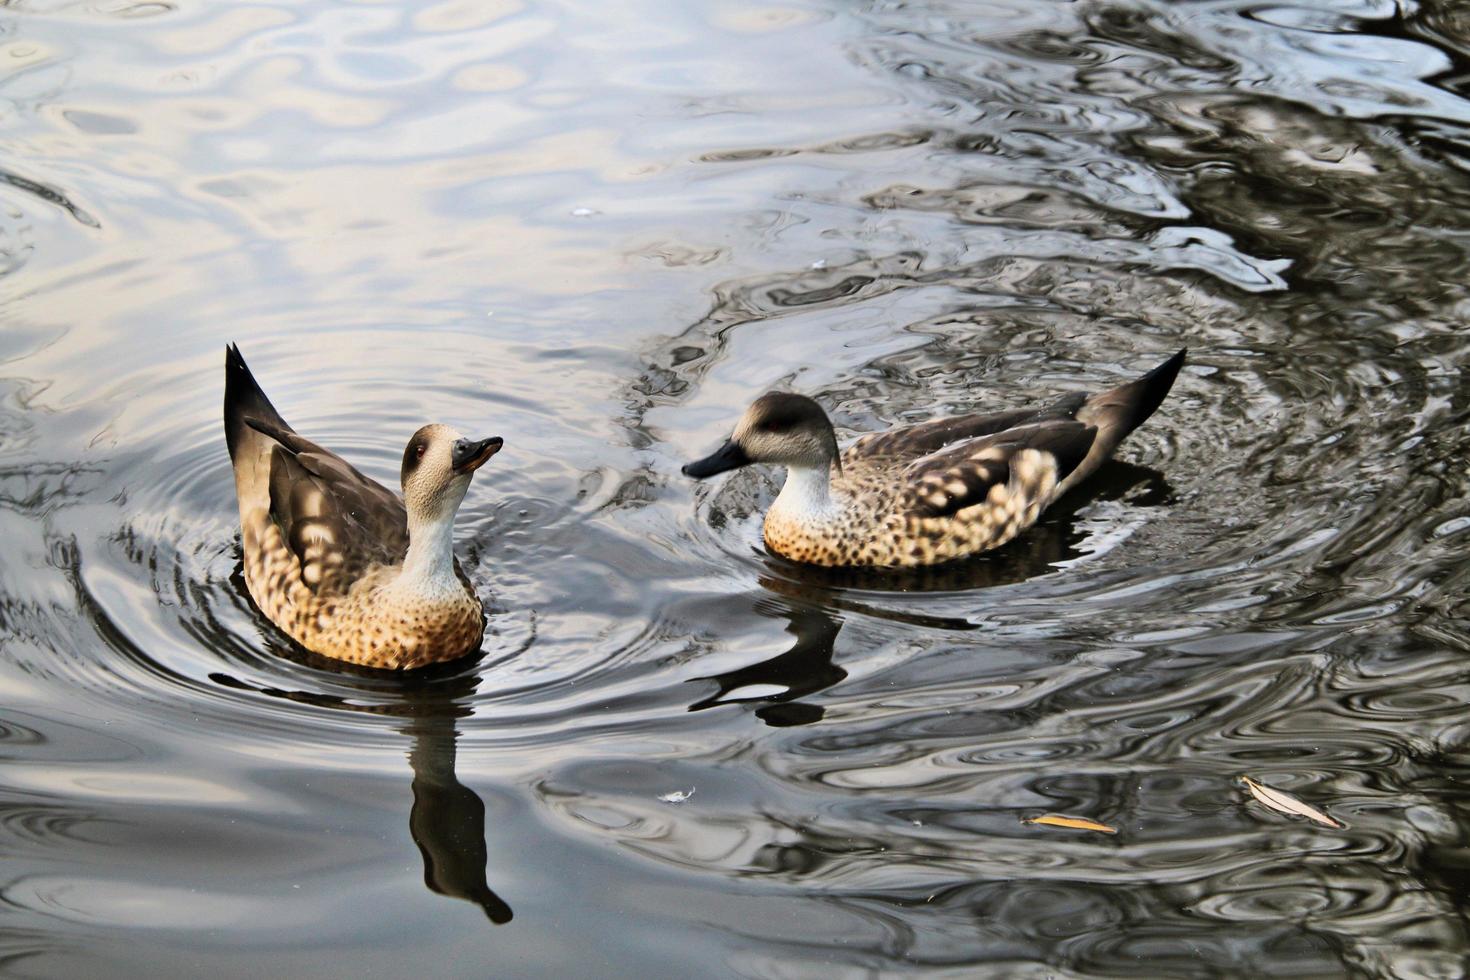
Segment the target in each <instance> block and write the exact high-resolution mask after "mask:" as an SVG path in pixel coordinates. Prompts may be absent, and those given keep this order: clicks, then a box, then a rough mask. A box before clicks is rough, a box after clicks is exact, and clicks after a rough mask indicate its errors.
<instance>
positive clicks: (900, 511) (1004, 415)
mask: <svg viewBox="0 0 1470 980" xmlns="http://www.w3.org/2000/svg"><path fill="white" fill-rule="evenodd" d="M1184 355H1185V352H1184V351H1182V350H1181V351H1180V352H1179V353H1177V354H1175V355H1174V356H1173V357H1171V358H1169V359H1168V360H1167V361H1165V362H1164V363H1163V364H1160V365H1159V366H1158V367H1156V368H1154V369H1153V370H1152V371H1150V372H1148V373H1147V374H1145V375H1144V376H1143V377H1141V378H1139V379H1137V380H1136V381H1131V382H1129V383H1128V384H1125V385H1121V386H1120V387H1117V388H1112V389H1110V390H1108V391H1103V392H1099V393H1097V394H1093V395H1087V394H1083V393H1078V394H1074V395H1068V396H1066V397H1065V398H1062V399H1061V400H1059V401H1057V402H1055V403H1054V404H1052V405H1050V406H1048V407H1045V408H1040V409H1036V408H1031V409H1019V410H1017V411H1011V412H1000V413H997V414H994V415H962V416H957V417H954V418H945V419H938V420H935V421H931V422H922V423H919V424H918V425H912V426H908V427H905V428H900V429H891V430H889V431H887V432H876V433H870V434H869V435H865V436H863V437H861V438H860V439H858V440H857V441H856V442H854V443H853V444H852V445H851V446H849V447H847V449H846V451H843V452H841V453H839V451H838V448H837V436H836V434H835V433H834V432H833V430H832V423H831V421H830V420H829V419H828V418H827V413H826V412H824V411H822V407H821V406H820V405H818V404H817V403H816V402H814V401H812V400H811V399H810V398H807V397H805V396H803V395H793V394H787V393H784V392H769V393H767V394H764V395H762V396H761V397H760V398H758V399H756V400H755V402H754V403H753V404H752V405H751V406H750V408H748V409H746V411H745V414H744V416H742V417H741V419H740V422H739V424H738V425H736V427H735V432H734V435H732V436H731V437H730V439H729V440H728V441H727V442H726V443H725V444H724V445H723V446H721V447H720V448H719V449H717V450H716V451H715V452H714V453H712V454H711V455H709V456H706V457H705V458H704V459H701V460H698V461H696V462H693V463H690V464H688V465H687V466H685V467H684V474H685V475H686V476H692V477H694V478H696V479H704V478H705V477H710V476H714V475H715V474H716V473H723V472H725V471H726V470H733V469H736V468H737V467H741V466H748V465H750V464H751V463H775V464H778V465H781V466H785V467H786V483H785V485H783V486H782V488H781V493H780V494H779V495H778V496H777V497H776V500H775V502H774V503H772V504H771V508H770V510H769V511H767V512H766V520H765V539H766V546H767V547H769V548H770V549H771V550H772V551H774V552H775V553H776V554H779V555H782V556H784V557H786V558H790V559H792V560H793V561H799V562H808V563H810V564H815V565H829V566H832V565H860V566H890V567H898V566H906V567H913V566H918V565H934V564H938V563H940V562H945V561H951V560H953V559H957V558H963V557H966V556H968V555H974V554H978V553H979V552H982V551H987V550H989V549H991V548H996V547H999V546H1000V545H1003V544H1005V543H1006V542H1007V541H1009V540H1011V539H1012V538H1014V537H1015V536H1016V535H1017V534H1019V533H1021V531H1023V530H1025V529H1026V528H1028V527H1030V526H1031V525H1032V524H1035V523H1036V520H1037V518H1038V517H1040V515H1041V512H1042V511H1043V510H1045V509H1046V507H1047V506H1048V505H1049V504H1051V502H1052V501H1054V500H1056V499H1057V498H1058V497H1060V496H1061V495H1062V494H1064V493H1066V492H1067V491H1068V490H1070V489H1071V488H1072V487H1074V486H1076V485H1077V484H1078V483H1080V482H1081V481H1082V480H1085V479H1086V478H1087V477H1088V476H1089V475H1090V474H1091V473H1092V472H1093V471H1095V470H1096V469H1097V468H1098V467H1099V466H1101V465H1102V463H1103V461H1104V460H1106V459H1107V458H1108V457H1109V456H1111V455H1112V453H1113V450H1114V449H1116V448H1117V446H1118V443H1120V442H1122V441H1123V438H1124V437H1125V436H1127V435H1128V433H1130V432H1132V431H1133V430H1134V429H1136V428H1138V427H1139V426H1140V425H1142V424H1143V422H1144V420H1145V419H1147V418H1148V417H1149V416H1150V415H1152V414H1153V413H1154V410H1155V409H1157V408H1158V407H1159V404H1160V403H1161V402H1163V400H1164V396H1165V395H1167V394H1168V393H1169V389H1170V388H1171V387H1172V386H1173V384H1174V379H1175V377H1177V376H1178V374H1179V369H1180V367H1181V366H1183V364H1184Z"/></svg>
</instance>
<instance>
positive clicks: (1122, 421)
mask: <svg viewBox="0 0 1470 980" xmlns="http://www.w3.org/2000/svg"><path fill="white" fill-rule="evenodd" d="M1186 353H1188V351H1187V350H1181V351H1180V352H1179V353H1177V354H1175V355H1174V356H1173V357H1171V358H1169V359H1168V360H1167V361H1165V362H1164V363H1163V364H1160V365H1159V366H1158V367H1156V368H1154V369H1153V370H1152V371H1150V372H1148V373H1147V374H1145V375H1144V376H1143V377H1141V378H1139V379H1137V380H1136V381H1130V382H1128V383H1127V384H1125V385H1119V386H1118V387H1116V388H1110V389H1108V390H1107V391H1100V392H1098V393H1097V394H1095V395H1089V396H1088V397H1087V398H1085V399H1083V400H1082V403H1081V404H1080V405H1078V406H1077V408H1076V409H1075V414H1074V415H1073V417H1074V418H1076V419H1077V421H1079V422H1085V423H1087V424H1088V425H1093V426H1096V427H1097V438H1096V439H1095V440H1093V443H1092V448H1091V450H1089V451H1088V453H1087V458H1086V459H1085V460H1083V461H1082V464H1081V465H1080V466H1078V467H1077V468H1076V469H1074V470H1073V471H1072V472H1071V473H1070V474H1068V476H1067V477H1066V479H1065V480H1063V481H1062V485H1061V490H1062V492H1065V491H1066V490H1068V489H1070V488H1071V487H1073V486H1076V485H1077V484H1078V483H1079V482H1081V481H1082V480H1085V479H1087V477H1088V476H1089V475H1090V474H1091V473H1092V472H1093V471H1095V470H1096V469H1097V468H1098V467H1099V466H1101V465H1102V464H1103V461H1104V460H1106V459H1107V458H1108V457H1109V456H1111V455H1112V454H1113V450H1114V449H1117V448H1118V443H1120V442H1122V441H1123V440H1124V438H1126V437H1127V435H1128V433H1130V432H1132V431H1133V430H1134V429H1136V428H1138V427H1139V426H1140V425H1142V424H1143V423H1144V421H1145V420H1146V419H1147V418H1148V417H1149V416H1150V415H1152V414H1153V413H1154V412H1155V411H1156V410H1157V409H1158V407H1159V405H1160V404H1162V403H1163V401H1164V398H1165V396H1167V395H1168V394H1169V389H1170V388H1172V387H1173V386H1174V379H1175V378H1177V377H1178V376H1179V369H1180V368H1182V367H1183V366H1184V357H1185V354H1186Z"/></svg>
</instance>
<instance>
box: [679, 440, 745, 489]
mask: <svg viewBox="0 0 1470 980" xmlns="http://www.w3.org/2000/svg"><path fill="white" fill-rule="evenodd" d="M750 463H751V459H750V457H749V456H747V455H745V450H743V449H741V448H740V446H739V445H738V444H737V443H736V442H735V441H734V440H733V439H731V440H729V441H728V442H726V443H725V444H724V445H723V446H721V447H720V448H719V449H716V450H715V451H714V452H712V453H710V454H709V455H708V456H706V457H705V458H704V459H696V460H695V461H694V462H692V463H686V464H685V465H684V469H683V473H684V475H685V476H692V477H694V478H695V479H696V480H703V479H704V478H705V477H707V476H714V475H715V474H716V473H724V472H725V471H726V470H738V469H739V468H740V467H742V466H749V465H750Z"/></svg>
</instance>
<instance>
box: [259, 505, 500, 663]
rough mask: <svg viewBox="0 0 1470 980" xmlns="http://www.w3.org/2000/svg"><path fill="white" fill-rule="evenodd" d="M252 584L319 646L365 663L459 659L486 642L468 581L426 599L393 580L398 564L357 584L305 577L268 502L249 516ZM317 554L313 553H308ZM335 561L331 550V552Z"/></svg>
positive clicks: (277, 618) (298, 634) (297, 636)
mask: <svg viewBox="0 0 1470 980" xmlns="http://www.w3.org/2000/svg"><path fill="white" fill-rule="evenodd" d="M241 535H242V544H243V550H244V553H245V563H244V564H245V584H246V585H247V587H248V588H249V589H250V597H251V598H252V599H254V600H255V603H256V605H258V606H259V607H260V609H261V611H262V612H264V613H265V614H266V616H267V617H268V618H269V619H270V620H271V622H273V623H275V624H276V625H277V626H279V627H280V628H281V629H282V630H284V631H285V632H286V633H287V634H289V635H290V637H291V638H292V639H294V640H295V641H296V642H298V643H300V644H301V645H302V646H304V647H306V648H307V649H308V650H311V651H312V652H314V653H319V654H322V655H323V656H327V657H332V658H334V659H336V660H345V661H347V662H348V663H353V664H358V665H360V666H364V667H378V668H384V669H389V670H403V669H408V668H413V667H422V666H425V665H427V664H432V663H439V662H441V661H446V660H453V659H455V658H457V657H461V656H464V655H465V654H466V653H469V652H472V651H473V650H474V649H475V648H476V647H478V646H479V645H480V642H481V640H482V638H483V633H484V619H483V617H482V609H481V605H480V600H479V598H478V597H477V596H476V595H475V594H474V592H473V591H472V590H470V589H469V588H468V587H466V588H465V589H464V590H463V591H462V592H460V593H458V594H456V595H453V596H449V597H442V598H437V597H436V598H434V599H432V600H429V599H418V598H415V597H413V596H411V595H409V596H405V595H403V594H401V593H399V592H397V591H395V590H392V589H389V588H388V586H389V585H390V584H391V583H392V582H393V580H394V578H395V577H396V574H397V567H396V566H386V565H374V566H370V567H369V568H367V569H364V570H363V571H362V573H361V574H360V575H358V576H357V577H356V578H355V579H353V580H352V581H351V582H350V583H348V582H343V583H341V587H337V588H334V587H333V586H336V585H338V583H337V582H323V583H321V584H320V585H319V586H318V587H317V589H315V590H314V589H313V588H311V587H309V586H307V585H306V584H305V582H304V581H303V576H302V572H303V569H302V563H301V561H300V560H299V559H298V558H297V556H296V554H295V553H294V552H292V551H291V549H290V548H288V547H286V542H285V540H284V539H283V538H282V536H281V532H280V529H279V528H278V527H277V526H276V524H275V522H274V521H272V520H271V519H270V515H269V514H268V513H267V512H266V511H265V510H263V509H261V510H258V511H257V512H255V513H253V514H250V515H247V516H245V517H244V518H243V519H242V520H241ZM308 557H312V556H310V555H309V556H308ZM325 560H326V561H327V562H328V563H330V556H328V557H327V558H326V559H325Z"/></svg>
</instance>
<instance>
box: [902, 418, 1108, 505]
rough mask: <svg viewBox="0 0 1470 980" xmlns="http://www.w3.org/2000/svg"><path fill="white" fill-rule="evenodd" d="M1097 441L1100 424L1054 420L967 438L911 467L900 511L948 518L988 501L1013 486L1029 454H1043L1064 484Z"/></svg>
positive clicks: (1046, 463)
mask: <svg viewBox="0 0 1470 980" xmlns="http://www.w3.org/2000/svg"><path fill="white" fill-rule="evenodd" d="M1096 438H1097V429H1096V428H1095V427H1094V426H1090V425H1085V424H1083V423H1081V422H1077V421H1074V420H1072V419H1052V420H1049V421H1045V422H1037V423H1031V424H1028V425H1018V426H1010V427H1007V428H1005V429H1002V430H1001V431H999V432H995V433H994V434H992V435H988V436H983V437H981V438H978V439H966V440H964V441H962V442H960V443H959V444H957V445H952V446H949V447H947V448H945V449H941V450H940V451H938V452H936V453H931V454H930V455H928V456H924V457H922V458H920V459H918V460H916V461H914V462H913V463H911V464H909V466H908V467H907V468H906V469H905V470H904V472H903V474H902V482H903V484H904V485H905V486H906V487H907V489H906V490H905V492H904V494H903V497H902V499H901V500H900V504H899V509H900V512H902V513H909V514H913V515H915V516H918V517H948V516H950V515H953V514H957V513H959V512H960V511H962V510H964V509H965V508H967V507H973V506H975V505H977V504H981V503H985V502H986V500H987V499H988V498H989V496H990V491H991V488H992V487H994V486H996V485H997V484H1008V483H1009V482H1010V479H1011V476H1012V470H1013V466H1014V463H1015V462H1016V461H1017V458H1018V456H1019V454H1021V453H1023V452H1025V451H1026V450H1031V451H1033V452H1035V453H1038V454H1040V457H1041V462H1042V464H1043V465H1045V466H1047V467H1050V468H1051V469H1052V470H1053V471H1054V479H1055V480H1056V482H1058V483H1060V482H1061V481H1062V480H1064V479H1066V478H1067V476H1068V475H1069V474H1071V473H1072V471H1073V470H1075V469H1076V468H1077V467H1078V466H1079V465H1080V464H1081V463H1082V461H1083V460H1084V459H1086V457H1087V454H1088V451H1089V450H1090V449H1091V448H1092V444H1093V442H1094V441H1095V440H1096ZM1027 479H1031V477H1030V476H1028V477H1027Z"/></svg>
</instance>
